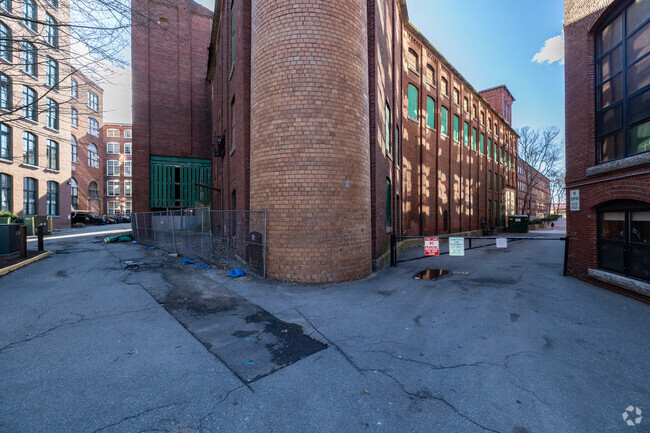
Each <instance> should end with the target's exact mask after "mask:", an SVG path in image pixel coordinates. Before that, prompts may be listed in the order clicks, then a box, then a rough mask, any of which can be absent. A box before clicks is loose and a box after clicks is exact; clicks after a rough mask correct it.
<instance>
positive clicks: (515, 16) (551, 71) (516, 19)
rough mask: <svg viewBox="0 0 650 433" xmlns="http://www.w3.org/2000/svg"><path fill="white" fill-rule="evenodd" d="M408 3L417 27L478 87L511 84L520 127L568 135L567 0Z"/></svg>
mask: <svg viewBox="0 0 650 433" xmlns="http://www.w3.org/2000/svg"><path fill="white" fill-rule="evenodd" d="M407 6H408V11H409V18H410V20H411V22H412V23H413V24H414V25H415V27H417V28H418V30H420V32H422V34H424V35H425V36H426V37H427V39H429V41H430V42H431V43H432V44H433V45H434V46H435V47H436V48H437V49H438V51H440V52H441V53H442V55H443V56H445V57H446V58H447V60H449V61H450V62H451V63H452V64H453V65H454V66H455V67H456V69H457V70H458V71H459V72H460V73H461V74H463V76H464V77H465V78H466V79H467V80H468V81H469V82H470V83H471V84H472V85H473V86H474V88H476V89H477V90H483V89H487V88H490V87H494V86H498V85H501V84H505V85H506V86H508V89H510V92H511V93H512V94H513V96H514V97H515V99H516V101H515V103H514V104H513V107H512V126H513V127H514V128H515V129H519V128H521V127H522V126H531V127H533V128H543V127H546V126H558V127H559V128H560V130H561V131H560V136H559V137H558V138H560V139H561V140H564V64H563V63H564V62H563V52H562V48H563V38H562V23H563V19H564V4H563V1H562V0H544V1H526V0H524V1H522V0H490V1H487V0H454V1H447V0H407ZM546 41H549V43H548V46H547V48H546V50H544V51H543V52H541V51H542V49H543V48H544V46H545V44H546ZM538 53H539V54H538ZM536 54H537V57H536V59H537V60H538V61H533V57H535V56H536ZM544 59H546V60H544ZM551 60H554V61H553V63H549V62H550V61H551ZM539 61H543V63H540V62H539Z"/></svg>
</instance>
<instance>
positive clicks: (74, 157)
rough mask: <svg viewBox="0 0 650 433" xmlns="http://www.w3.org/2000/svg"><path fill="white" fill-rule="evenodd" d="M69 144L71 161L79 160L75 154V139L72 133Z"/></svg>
mask: <svg viewBox="0 0 650 433" xmlns="http://www.w3.org/2000/svg"><path fill="white" fill-rule="evenodd" d="M70 145H71V148H72V162H79V158H78V156H77V139H76V138H75V137H74V135H72V136H71V137H70Z"/></svg>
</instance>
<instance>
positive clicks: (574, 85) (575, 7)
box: [564, 0, 650, 288]
mask: <svg viewBox="0 0 650 433" xmlns="http://www.w3.org/2000/svg"><path fill="white" fill-rule="evenodd" d="M621 3H622V2H613V1H612V0H595V1H592V0H589V1H586V0H567V1H565V8H564V15H565V27H564V39H565V56H566V58H565V82H566V87H565V99H566V125H567V127H566V184H567V203H569V200H568V198H569V195H570V192H571V191H572V190H579V194H580V211H571V210H570V209H569V206H568V205H567V234H568V235H569V237H570V239H571V241H570V249H569V261H568V271H569V273H570V274H571V275H573V276H575V277H577V278H581V279H585V280H588V281H591V282H594V281H593V280H590V279H589V278H588V277H587V270H588V269H589V268H597V267H598V251H597V209H596V208H597V207H598V206H599V205H601V204H604V203H607V202H608V201H612V200H625V199H629V200H636V201H640V202H645V203H650V174H648V170H649V167H650V164H647V163H646V164H644V165H637V166H635V167H634V168H618V169H616V170H611V171H609V172H605V173H603V174H597V175H590V173H589V172H588V171H587V169H588V168H590V167H593V166H595V165H596V132H595V117H596V116H595V106H596V101H595V84H594V81H595V75H594V74H595V65H594V36H593V34H590V31H591V30H592V29H593V28H594V26H595V25H596V24H597V22H600V21H601V20H602V19H604V18H605V17H607V16H608V15H609V13H610V11H611V10H612V9H611V8H612V7H616V6H617V5H619V4H621ZM597 284H599V285H603V286H606V287H610V288H611V286H608V285H606V284H604V283H597Z"/></svg>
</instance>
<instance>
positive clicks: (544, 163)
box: [517, 126, 563, 213]
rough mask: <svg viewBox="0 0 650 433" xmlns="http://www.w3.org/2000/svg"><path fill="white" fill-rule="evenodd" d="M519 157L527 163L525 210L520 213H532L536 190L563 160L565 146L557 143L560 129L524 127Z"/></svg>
mask: <svg viewBox="0 0 650 433" xmlns="http://www.w3.org/2000/svg"><path fill="white" fill-rule="evenodd" d="M517 132H518V134H519V137H520V138H519V141H518V147H519V157H520V158H521V159H522V160H523V161H525V162H526V163H527V165H526V164H522V165H521V169H522V170H523V173H522V174H523V175H524V177H525V180H524V185H525V188H524V199H523V202H522V203H523V208H521V209H518V212H519V213H525V212H526V211H527V212H528V213H530V209H531V201H532V198H533V192H534V190H535V188H537V187H538V186H540V184H541V182H542V178H543V177H546V178H549V179H550V175H551V173H553V171H554V170H556V169H557V165H558V162H559V161H560V159H561V158H562V151H563V146H562V144H561V143H560V142H558V141H556V140H557V137H558V135H559V133H560V129H559V128H558V127H556V126H551V127H547V128H544V129H542V130H535V129H532V128H530V127H528V126H524V127H523V128H521V129H520V130H519V131H517ZM518 205H519V204H518Z"/></svg>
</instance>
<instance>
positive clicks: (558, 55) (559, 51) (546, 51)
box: [531, 33, 564, 65]
mask: <svg viewBox="0 0 650 433" xmlns="http://www.w3.org/2000/svg"><path fill="white" fill-rule="evenodd" d="M531 61H532V62H537V63H544V62H546V63H548V64H552V63H555V62H559V63H560V65H563V64H564V33H562V34H561V35H557V36H553V37H552V38H550V39H547V40H546V41H545V42H544V46H543V47H542V49H541V50H539V52H537V54H535V55H534V56H533V59H532V60H531Z"/></svg>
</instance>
